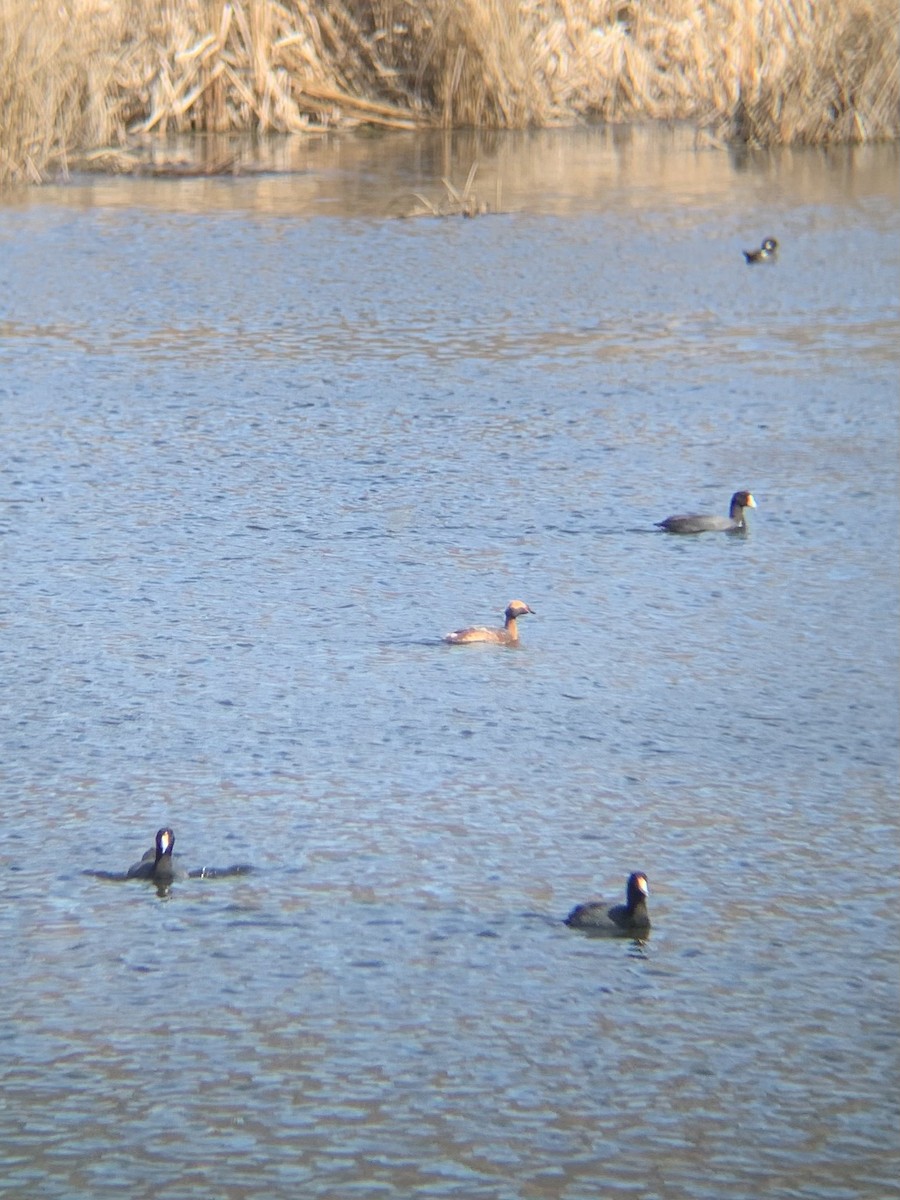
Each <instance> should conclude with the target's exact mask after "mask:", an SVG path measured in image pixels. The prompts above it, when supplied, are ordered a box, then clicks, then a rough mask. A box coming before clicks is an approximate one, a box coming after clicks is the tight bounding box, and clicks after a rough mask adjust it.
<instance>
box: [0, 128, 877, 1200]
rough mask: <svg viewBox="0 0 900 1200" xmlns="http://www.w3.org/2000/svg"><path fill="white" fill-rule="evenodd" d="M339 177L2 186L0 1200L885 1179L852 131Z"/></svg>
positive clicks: (522, 145)
mask: <svg viewBox="0 0 900 1200" xmlns="http://www.w3.org/2000/svg"><path fill="white" fill-rule="evenodd" d="M340 145H341V143H340V142H337V143H335V145H334V147H333V151H334V155H335V157H334V160H333V161H331V160H327V159H326V160H325V161H321V162H317V163H316V164H314V166H313V167H311V168H310V169H309V170H308V171H307V172H304V173H303V174H301V175H297V176H263V177H253V178H246V179H236V180H229V179H214V180H180V181H177V182H173V181H169V180H160V181H155V180H141V181H132V180H127V179H117V180H103V179H97V180H90V179H84V180H78V181H75V182H74V183H72V184H69V185H65V186H61V187H58V188H49V189H45V190H41V191H33V192H29V193H27V194H26V195H24V196H21V195H20V196H18V197H15V198H13V199H8V202H7V204H6V206H5V207H2V208H0V416H2V437H3V448H4V454H3V457H2V468H0V469H2V482H0V500H2V517H0V546H2V561H3V580H4V587H3V593H2V605H0V622H2V624H0V629H2V638H0V703H2V710H0V711H2V727H0V728H2V743H0V797H2V803H3V813H4V822H3V824H4V836H3V838H2V840H0V896H2V900H3V903H2V905H0V945H2V950H0V966H2V974H3V981H4V987H3V1001H2V1007H0V1038H2V1040H0V1080H2V1089H0V1094H2V1099H0V1195H11V1196H23V1197H24V1196H28V1197H38V1196H40V1197H60V1198H62V1197H65V1198H70V1197H73V1196H85V1197H102V1196H107V1195H112V1194H113V1193H119V1192H120V1191H121V1190H122V1189H127V1190H128V1191H129V1193H130V1194H131V1195H134V1196H138V1197H140V1196H150V1195H159V1194H162V1195H165V1196H166V1197H171V1198H178V1197H185V1198H188V1197H208V1196H210V1195H216V1196H223V1197H247V1196H256V1195H259V1196H262V1195H265V1196H267V1197H297V1196H303V1197H305V1198H321V1200H338V1198H340V1200H345V1198H348V1197H351V1196H353V1197H361V1198H364V1200H376V1198H379V1200H380V1198H392V1197H397V1198H401V1197H402V1198H406V1197H410V1196H417V1197H423V1198H426V1197H427V1198H428V1200H431V1198H435V1200H439V1198H443V1197H462V1198H465V1200H545V1198H546V1200H550V1198H553V1200H597V1197H599V1196H606V1195H615V1196H619V1197H628V1198H630V1197H635V1198H637V1197H640V1198H642V1200H655V1198H659V1200H674V1198H680V1197H686V1198H692V1200H694V1198H696V1200H706V1198H709V1200H721V1198H722V1197H723V1196H726V1195H727V1196H729V1197H731V1198H732V1200H740V1198H746V1200H760V1197H763V1196H765V1197H770V1198H773V1197H774V1198H780V1197H784V1198H787V1197H791V1198H793V1197H810V1198H813V1197H815V1198H825V1197H827V1198H828V1200H851V1198H853V1200H856V1198H858V1197H872V1198H878V1200H881V1198H883V1197H884V1196H886V1195H888V1194H890V1191H891V1188H892V1187H893V1180H894V1179H895V1178H896V1171H897V1167H898V1165H900V1164H898V1161H897V1154H896V1151H897V1139H896V1129H897V1104H896V1100H897V1092H896V1078H897V1074H896V1070H897V1029H898V1024H897V1015H898V1013H897V1009H898V1003H897V1001H898V989H897V977H896V946H897V916H896V913H897V899H898V897H897V891H898V888H897V865H898V864H897V852H896V796H897V783H898V755H897V729H898V723H897V717H898V695H897V678H898V675H897V666H898V661H897V660H898V653H897V649H898V647H897V629H898V622H897V616H898V611H897V610H898V605H897V575H898V569H897V565H898V553H897V550H898V529H897V501H898V489H897V461H898V455H897V451H898V436H897V434H898V413H897V366H898V357H900V355H898V350H897V346H898V339H897V315H898V295H897V293H898V286H897V280H898V277H900V276H898V271H897V266H898V258H900V253H898V248H900V239H898V233H900V220H898V216H897V213H898V208H897V172H896V165H897V164H896V158H897V155H896V150H895V149H894V148H874V149H870V150H866V151H857V152H832V153H829V154H825V153H820V152H816V151H805V152H783V153H781V154H772V155H762V156H758V157H755V158H751V159H749V160H746V161H745V160H741V159H732V158H730V157H729V156H728V155H727V154H725V153H724V152H713V151H699V150H695V149H694V148H693V146H692V145H691V144H690V143H689V142H687V143H686V142H685V141H684V140H683V139H679V138H677V137H671V136H662V137H661V136H659V135H651V134H640V133H637V132H635V133H633V134H632V135H630V137H628V138H625V139H624V140H621V139H612V138H611V137H610V136H609V135H607V134H604V133H603V132H602V131H579V132H577V133H558V134H545V135H540V136H532V137H512V138H509V139H496V140H493V141H491V143H490V146H489V147H488V149H485V148H484V147H482V148H481V150H480V154H481V156H482V157H481V162H480V167H479V175H478V177H477V181H478V185H479V186H481V182H482V181H483V185H484V188H485V195H486V197H487V198H488V199H489V200H491V201H492V202H493V201H494V200H495V199H496V198H497V197H501V198H502V205H501V207H502V208H503V211H502V212H499V213H493V214H491V215H489V216H485V217H481V218H478V219H475V220H464V219H462V218H448V219H431V218H424V217H423V218H416V219H409V220H398V219H396V217H395V215H394V214H395V213H396V212H397V211H398V206H399V208H400V209H401V210H402V209H403V207H404V204H405V201H404V200H403V197H404V196H406V195H407V194H409V195H411V194H412V193H414V192H417V193H420V194H431V195H434V196H439V195H440V194H441V192H442V187H443V185H441V183H440V174H441V173H442V172H443V171H446V170H447V169H448V168H447V166H446V162H445V161H444V159H443V158H441V156H440V154H439V153H438V152H437V151H435V150H434V146H433V144H432V143H428V142H426V143H424V145H425V146H426V148H427V147H428V146H432V150H431V151H430V152H425V151H423V149H422V147H423V143H422V142H421V141H416V140H415V139H410V138H400V139H398V140H397V141H392V140H390V139H388V140H387V141H374V142H373V141H368V142H366V141H360V142H359V143H356V142H351V146H352V153H351V151H350V150H348V149H347V143H346V142H344V143H343V148H342V149H340V148H339V146H340ZM441 145H443V144H441ZM451 150H452V154H453V155H455V157H452V159H451V163H450V166H451V168H452V172H451V173H452V175H453V177H454V178H455V179H457V181H458V182H459V181H462V182H464V181H465V178H466V175H467V172H468V169H469V166H470V163H471V161H472V159H471V155H472V154H473V152H474V151H473V149H472V145H471V144H470V143H467V142H466V141H465V140H461V141H460V142H459V143H453V144H452V146H451ZM446 152H447V151H446V147H444V149H443V151H442V153H444V154H445V153H446ZM321 153H323V154H324V152H321ZM438 160H440V162H441V167H440V168H438V167H437V166H434V167H433V171H434V173H433V174H428V173H427V170H426V168H427V167H428V166H429V164H434V163H436V162H437V161H438ZM501 184H502V188H501V186H500V185H501ZM770 235H772V236H776V237H777V238H778V240H779V242H780V244H781V247H782V249H781V256H780V261H779V262H778V263H777V265H775V266H765V267H759V268H748V267H747V266H746V265H745V264H744V260H743V257H742V255H741V250H742V249H744V248H749V247H751V246H753V245H758V244H759V242H760V241H761V239H762V238H763V237H765V236H770ZM744 487H746V488H750V489H751V490H752V491H753V494H754V496H755V497H756V501H757V505H758V507H757V509H756V510H755V511H753V512H751V513H750V521H751V528H750V532H749V534H748V536H746V537H743V538H730V537H727V536H716V535H709V536H704V537H700V538H688V539H685V538H674V537H670V536H667V535H666V534H664V533H661V532H660V531H658V530H656V529H654V526H653V523H654V521H657V520H660V519H661V518H663V517H665V516H667V515H669V514H670V513H673V512H682V511H687V510H701V511H709V512H721V513H723V514H724V513H725V512H726V511H727V506H728V499H729V497H730V495H731V493H732V492H733V491H735V490H737V489H738V488H744ZM514 597H521V598H522V599H524V600H525V601H526V602H527V603H529V604H530V605H531V607H532V608H533V609H535V611H536V614H537V615H535V616H533V617H526V618H524V619H523V620H522V621H521V622H520V630H521V639H522V640H521V646H520V647H519V648H518V649H514V650H507V649H502V648H496V647H490V646H470V647H462V648H451V647H447V646H444V645H442V644H441V642H440V637H441V635H442V634H444V633H445V632H447V631H448V630H450V629H453V628H457V627H459V626H461V625H466V624H472V623H479V624H480V623H492V624H493V623H497V624H499V623H500V621H501V620H502V611H503V609H504V608H505V606H506V604H507V602H508V601H509V600H510V599H512V598H514ZM166 824H168V825H171V826H172V827H173V828H174V830H175V833H176V838H177V847H176V853H177V854H178V856H179V858H180V860H181V861H182V862H183V863H184V865H185V866H187V867H189V868H194V869H196V868H200V867H204V866H210V867H211V866H225V865H228V864H230V863H234V862H248V863H250V864H252V866H253V868H254V869H253V871H252V873H251V874H249V875H246V876H241V877H239V878H233V879H232V878H227V879H202V880H201V879H194V880H189V881H185V882H184V883H176V884H175V885H174V886H173V887H172V889H171V891H170V892H168V894H167V895H165V896H163V897H160V896H158V895H157V892H156V890H155V889H154V888H153V887H149V886H147V885H142V884H140V883H129V884H122V883H112V882H108V881H103V880H99V879H97V878H94V877H91V876H88V875H85V874H83V872H84V871H85V870H98V871H110V872H116V871H122V870H124V869H126V868H127V867H128V866H129V864H130V863H132V862H134V861H135V860H136V859H138V858H139V857H140V855H141V853H142V852H143V851H144V850H146V849H147V847H148V846H150V845H151V844H152V841H153V835H154V833H155V831H156V829H157V828H158V827H160V826H162V825H166ZM636 868H640V869H642V870H644V871H646V872H647V875H648V877H649V881H650V889H651V896H650V910H651V915H652V918H653V930H652V934H651V936H650V938H649V940H648V941H647V942H646V943H645V944H643V945H639V944H636V943H632V942H630V941H629V940H627V939H625V940H622V941H599V940H597V939H590V938H586V937H584V936H582V935H580V934H577V933H575V932H573V931H571V930H569V929H567V928H565V926H563V925H562V923H561V918H562V917H563V916H565V914H566V913H567V912H568V910H569V909H570V908H571V907H572V905H573V904H575V903H577V902H579V901H583V900H586V899H588V898H590V897H592V896H594V895H597V894H599V895H603V896H608V897H609V899H610V902H614V901H616V902H617V901H620V900H621V899H622V898H623V895H624V884H625V879H626V876H627V875H628V873H629V871H631V870H633V869H636Z"/></svg>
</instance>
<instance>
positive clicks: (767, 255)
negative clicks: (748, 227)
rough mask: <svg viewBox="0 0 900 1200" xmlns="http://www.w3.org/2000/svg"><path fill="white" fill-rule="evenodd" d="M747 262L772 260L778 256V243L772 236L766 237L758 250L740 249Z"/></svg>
mask: <svg viewBox="0 0 900 1200" xmlns="http://www.w3.org/2000/svg"><path fill="white" fill-rule="evenodd" d="M742 253H743V255H744V258H746V260H747V262H748V263H760V262H774V261H775V260H776V258H777V257H778V243H777V242H776V241H775V239H774V238H766V240H765V241H764V242H763V244H762V245H761V246H760V248H759V249H758V250H744V251H742Z"/></svg>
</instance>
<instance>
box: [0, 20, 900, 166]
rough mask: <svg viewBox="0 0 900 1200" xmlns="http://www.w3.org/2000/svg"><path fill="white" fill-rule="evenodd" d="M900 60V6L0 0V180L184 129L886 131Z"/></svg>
mask: <svg viewBox="0 0 900 1200" xmlns="http://www.w3.org/2000/svg"><path fill="white" fill-rule="evenodd" d="M898 63H900V0H179V2H178V3H174V2H173V0H0V182H4V181H6V182H8V181H10V180H24V181H28V180H38V179H41V178H44V177H45V176H46V174H47V173H48V172H50V171H53V170H55V169H59V168H64V167H65V166H66V164H67V162H69V161H71V160H72V158H73V157H74V156H75V155H77V154H79V153H83V152H85V151H87V150H89V149H91V148H94V147H100V146H123V145H126V144H127V143H128V141H129V139H130V138H133V137H134V136H135V135H138V134H152V133H157V132H159V133H162V132H175V131H180V132H183V131H190V130H196V131H225V130H254V131H258V132H267V131H286V132H290V131H298V130H304V129H311V128H322V127H329V126H335V125H338V126H340V125H348V124H353V123H358V122H375V123H379V124H383V125H386V126H397V127H401V128H415V127H417V126H427V125H443V126H445V127H450V126H463V125H474V126H487V127H492V128H523V127H526V126H546V125H551V124H560V123H571V122H573V121H577V120H583V119H589V118H598V119H603V120H607V121H633V120H653V119H664V120H688V121H693V122H695V123H697V124H698V125H702V126H705V127H708V128H711V129H713V130H714V131H715V132H716V134H717V135H719V136H721V137H726V138H732V139H740V140H743V141H747V142H752V143H756V144H760V145H778V144H785V143H791V142H793V143H796V142H800V143H824V142H832V141H866V140H876V139H884V138H896V137H897V136H898V133H900V81H898V80H900V67H898Z"/></svg>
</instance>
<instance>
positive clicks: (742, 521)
mask: <svg viewBox="0 0 900 1200" xmlns="http://www.w3.org/2000/svg"><path fill="white" fill-rule="evenodd" d="M745 508H756V501H755V500H754V499H753V497H752V496H751V495H750V493H749V492H735V493H734V495H733V496H732V497H731V507H730V509H729V516H727V517H717V516H714V515H706V514H703V513H682V514H680V515H678V516H675V517H666V519H665V520H664V521H657V522H656V525H657V526H658V527H659V528H660V529H665V531H666V533H738V532H739V531H740V532H743V531H745V530H746V529H747V521H746V518H745V516H744V509H745Z"/></svg>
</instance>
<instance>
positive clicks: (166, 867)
mask: <svg viewBox="0 0 900 1200" xmlns="http://www.w3.org/2000/svg"><path fill="white" fill-rule="evenodd" d="M174 849H175V834H174V833H173V832H172V830H171V829H160V830H158V831H157V834H156V845H155V846H154V848H153V849H152V850H148V851H147V852H146V854H145V855H144V857H143V858H142V859H141V861H140V862H138V863H135V864H134V866H132V867H129V868H128V872H127V874H126V876H125V877H126V879H152V880H153V882H154V883H159V884H169V883H171V882H172V880H173V879H176V878H178V876H179V875H180V874H181V872H180V871H178V870H177V869H176V867H175V864H174V863H173V862H172V851H173V850H174Z"/></svg>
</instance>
